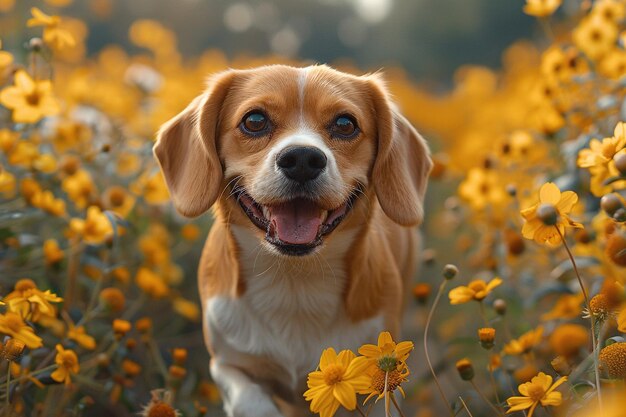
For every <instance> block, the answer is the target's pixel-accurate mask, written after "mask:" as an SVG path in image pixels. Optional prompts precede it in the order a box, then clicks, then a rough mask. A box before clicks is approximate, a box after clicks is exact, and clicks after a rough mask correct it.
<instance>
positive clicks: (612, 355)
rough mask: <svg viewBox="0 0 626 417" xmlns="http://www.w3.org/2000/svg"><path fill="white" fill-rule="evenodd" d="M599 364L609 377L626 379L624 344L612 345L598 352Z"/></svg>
mask: <svg viewBox="0 0 626 417" xmlns="http://www.w3.org/2000/svg"><path fill="white" fill-rule="evenodd" d="M599 359H600V364H601V365H602V368H603V369H605V370H606V372H607V373H608V374H609V377H611V378H615V379H624V378H626V342H619V343H613V344H610V345H608V346H606V347H604V348H603V349H602V350H601V351H600V357H599Z"/></svg>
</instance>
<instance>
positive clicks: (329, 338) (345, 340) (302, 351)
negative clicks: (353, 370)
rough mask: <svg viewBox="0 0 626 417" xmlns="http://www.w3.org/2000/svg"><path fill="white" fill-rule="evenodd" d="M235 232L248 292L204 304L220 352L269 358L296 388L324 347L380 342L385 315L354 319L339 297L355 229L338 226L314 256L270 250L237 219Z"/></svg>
mask: <svg viewBox="0 0 626 417" xmlns="http://www.w3.org/2000/svg"><path fill="white" fill-rule="evenodd" d="M233 232H234V235H235V238H236V239H237V243H238V244H239V245H240V248H241V256H240V261H241V262H242V265H241V268H242V269H241V274H242V276H243V277H245V280H246V281H245V282H246V292H245V294H244V295H243V296H242V297H240V298H237V299H233V298H227V297H214V298H212V299H210V300H207V304H206V305H207V314H208V320H207V322H208V323H209V324H210V332H211V333H212V339H213V340H214V341H215V342H217V345H215V346H214V350H215V352H216V353H217V354H218V355H219V356H220V360H222V361H226V362H228V361H229V360H228V358H229V357H231V358H232V359H233V361H235V360H236V361H238V362H241V360H240V359H241V355H245V356H248V355H250V356H258V357H263V358H266V359H269V360H271V361H274V362H275V363H277V364H280V365H281V367H282V368H283V369H284V370H286V371H287V372H288V374H289V379H290V381H282V382H283V383H286V385H288V386H289V387H290V388H291V389H294V390H295V389H298V388H299V386H301V385H302V382H303V380H305V379H306V374H307V373H308V372H310V371H312V370H314V369H315V368H316V366H317V364H318V361H319V357H320V355H321V353H322V350H323V349H325V348H327V347H334V348H335V349H337V350H341V349H352V350H353V351H355V350H356V349H357V348H358V347H359V346H360V345H361V344H363V343H375V340H376V337H377V335H378V332H380V331H381V330H383V329H382V327H383V318H382V316H378V317H374V318H372V319H369V320H364V321H362V322H359V323H353V322H352V321H351V320H350V319H349V318H348V317H347V316H346V314H345V311H344V307H343V302H342V300H343V291H344V288H345V284H346V275H345V271H344V255H345V252H346V250H347V248H349V247H350V243H351V241H352V239H354V233H352V232H342V233H340V234H337V235H336V236H334V239H333V240H332V242H330V244H329V245H327V246H326V247H325V248H324V250H323V252H321V253H320V254H317V255H315V256H313V257H307V258H304V259H299V258H293V259H292V258H289V259H287V258H280V257H277V256H275V255H272V254H270V253H269V252H267V251H266V250H265V249H264V248H262V247H260V246H259V242H258V240H257V239H255V238H254V237H253V236H251V235H250V234H249V232H248V231H246V230H245V229H242V228H237V227H234V228H233ZM309 258H310V259H309ZM214 336H217V337H214Z"/></svg>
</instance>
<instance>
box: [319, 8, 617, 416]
mask: <svg viewBox="0 0 626 417" xmlns="http://www.w3.org/2000/svg"><path fill="white" fill-rule="evenodd" d="M561 6H562V1H561V0H526V4H525V5H524V7H523V11H524V12H525V13H526V14H529V15H531V16H535V17H536V18H537V22H538V25H539V27H540V28H541V29H542V30H543V31H544V33H545V36H546V39H548V41H549V43H548V44H547V45H545V44H544V47H543V48H542V49H541V50H538V49H537V48H536V47H535V46H533V45H531V44H530V43H528V42H520V43H517V44H514V45H513V46H511V47H510V48H509V49H508V50H507V51H506V52H505V54H504V57H503V68H502V70H501V71H499V72H496V71H494V70H490V69H487V68H482V67H472V66H467V67H463V68H461V69H459V71H458V73H457V76H456V78H455V81H456V86H455V88H454V89H453V91H452V92H451V93H449V94H447V95H430V94H428V93H425V92H416V91H415V90H411V89H408V90H407V91H403V92H399V91H398V92H397V93H396V94H397V96H398V97H399V98H400V100H406V101H407V102H411V103H412V106H411V108H409V116H410V117H411V119H412V120H413V121H414V122H415V123H416V124H417V126H418V127H421V128H422V130H423V131H425V132H426V136H427V137H430V138H438V139H440V140H441V142H442V144H443V148H442V150H441V152H439V153H435V155H434V159H435V168H434V170H433V173H432V176H431V179H432V180H440V181H442V180H446V179H447V180H449V181H450V182H451V181H454V180H457V181H460V183H459V185H458V189H457V196H451V197H448V198H447V199H445V201H443V202H440V201H438V202H437V203H436V204H442V205H443V206H444V210H438V209H435V210H431V213H433V212H434V214H431V216H430V218H428V219H427V222H426V227H425V229H426V233H427V236H428V238H427V239H426V241H427V242H429V240H431V241H432V243H431V245H432V249H429V250H427V251H426V253H425V261H426V262H425V268H426V269H425V271H426V273H425V274H424V275H425V276H424V277H423V278H421V280H422V281H423V282H420V283H419V284H417V285H416V286H415V288H414V291H413V294H414V295H415V298H416V301H417V303H418V304H417V305H418V306H419V307H418V308H419V311H420V312H421V313H423V315H422V314H420V317H421V320H419V321H418V323H417V326H418V330H419V327H421V326H423V328H424V333H423V334H424V355H425V359H426V363H427V365H428V366H429V368H430V371H431V377H432V382H433V384H434V386H433V388H436V389H437V391H438V394H439V396H440V397H441V402H439V401H436V398H435V399H434V400H433V399H431V398H430V397H427V396H425V395H424V394H423V392H424V390H426V391H428V390H429V389H425V388H424V386H423V385H419V386H418V387H415V388H414V387H410V386H409V388H408V389H409V392H411V391H414V392H417V395H416V397H417V398H419V399H420V400H421V401H420V402H419V404H416V408H417V410H418V411H417V415H418V416H431V415H445V414H446V412H447V413H448V414H449V415H450V416H454V415H456V414H457V413H459V412H461V413H463V412H465V413H466V414H467V415H474V416H476V415H488V416H494V415H504V414H509V413H512V414H519V415H522V413H524V415H526V416H527V417H532V416H533V415H537V414H540V413H542V411H540V410H541V408H545V409H546V411H545V412H547V413H550V412H551V410H550V409H551V408H556V412H557V414H558V415H576V416H578V415H581V416H592V417H613V416H619V415H623V413H624V412H623V410H624V407H625V406H626V403H625V402H624V398H626V396H625V394H626V385H625V384H624V381H625V380H626V340H625V336H624V335H625V331H626V293H625V290H624V285H625V284H626V89H625V88H624V83H625V81H626V49H625V48H626V30H625V29H626V27H625V19H626V1H624V0H595V1H591V0H589V1H583V2H575V1H572V2H569V3H568V5H567V6H568V7H561ZM393 88H394V85H393V84H392V89H393ZM450 182H445V183H443V184H439V183H437V182H435V183H434V184H431V190H433V189H435V190H436V191H440V190H441V189H444V190H445V189H447V187H448V184H449V183H450ZM437 194H439V193H436V192H435V193H433V192H431V194H430V195H431V196H433V197H432V198H433V199H437V198H439V197H438V196H437ZM442 240H443V242H444V243H441V241H442ZM450 240H455V241H456V247H457V249H458V252H457V253H455V252H454V251H450V250H449V249H447V250H446V251H445V253H443V254H442V255H438V251H437V249H438V245H450V243H449V241H450ZM530 241H532V242H533V243H529V242H530ZM440 257H441V259H439V258H440ZM439 261H445V262H453V263H454V264H457V265H458V266H459V268H458V269H457V267H455V266H451V265H448V266H446V267H445V268H444V274H443V280H442V282H441V283H440V285H439V291H438V292H437V294H436V296H435V297H434V298H433V299H434V301H433V303H432V304H431V305H430V307H429V308H428V309H427V310H425V309H424V307H426V306H427V305H428V300H429V299H430V297H431V291H430V287H431V286H432V284H433V282H432V281H431V280H430V279H429V276H428V275H429V271H430V269H431V268H432V265H435V266H436V265H437V264H438V262H439ZM459 270H461V271H464V272H465V271H467V273H469V274H471V275H473V276H474V277H475V278H473V279H471V280H470V281H469V283H468V284H466V285H458V286H456V287H455V288H453V289H451V290H449V291H448V292H447V295H448V298H449V304H450V306H449V307H447V308H446V314H447V318H446V319H442V320H438V319H437V314H435V313H436V309H437V307H438V301H439V299H440V297H441V296H442V295H444V294H446V289H445V287H446V286H447V285H448V282H449V281H450V280H452V279H453V278H455V277H456V276H457V275H459V272H458V271H459ZM465 304H470V305H468V306H467V307H466V306H464V305H465ZM476 305H477V306H478V310H477V311H476V314H472V313H471V312H470V313H469V314H468V311H467V309H471V308H476V307H472V306H476ZM474 317H475V319H474ZM431 325H432V326H431ZM430 327H435V328H436V330H437V333H436V334H435V340H434V341H433V340H429V339H428V335H429V333H428V330H429V328H430ZM415 333H417V334H419V333H418V332H415ZM461 339H462V341H461ZM435 346H436V347H437V348H436V351H437V352H436V353H435V352H429V350H433V347H435ZM433 353H435V357H437V356H438V357H439V361H441V362H443V363H445V362H450V361H449V359H453V358H455V359H456V360H457V361H456V366H455V368H456V371H457V372H458V376H457V381H458V385H453V386H450V383H449V381H450V378H451V377H452V376H451V375H448V371H447V369H446V367H445V366H441V365H438V366H435V365H434V363H432V362H431V355H433ZM441 362H440V363H441ZM452 363H454V361H452ZM475 364H479V367H476V366H475ZM459 377H460V378H459ZM443 378H446V379H447V381H448V384H443V383H440V379H443ZM463 381H465V382H463ZM467 382H469V383H470V384H471V390H470V392H466V391H465V389H464V388H463V384H467ZM435 386H436V387H435ZM516 386H517V389H515V387H516ZM357 392H358V391H357ZM420 393H421V394H420ZM442 406H443V407H442ZM312 409H313V408H312ZM462 410H464V411H462Z"/></svg>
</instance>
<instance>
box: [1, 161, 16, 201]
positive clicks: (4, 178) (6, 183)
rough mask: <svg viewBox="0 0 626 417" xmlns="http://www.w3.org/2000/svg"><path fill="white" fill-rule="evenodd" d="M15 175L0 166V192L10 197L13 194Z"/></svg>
mask: <svg viewBox="0 0 626 417" xmlns="http://www.w3.org/2000/svg"><path fill="white" fill-rule="evenodd" d="M15 183H16V181H15V176H14V175H13V174H11V173H10V172H9V171H7V170H5V169H3V168H2V167H1V166H0V194H2V195H4V196H5V197H12V196H13V195H14V194H15Z"/></svg>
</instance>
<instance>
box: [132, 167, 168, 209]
mask: <svg viewBox="0 0 626 417" xmlns="http://www.w3.org/2000/svg"><path fill="white" fill-rule="evenodd" d="M130 190H131V191H132V192H133V193H134V194H136V195H141V196H143V198H144V199H145V200H146V201H147V202H148V204H155V205H158V204H165V203H167V202H169V201H170V194H169V191H168V190H167V185H166V184H165V179H164V178H163V174H161V173H160V172H157V173H155V174H153V175H150V174H142V175H141V176H140V177H139V178H138V179H137V180H136V181H135V182H133V183H132V184H131V185H130Z"/></svg>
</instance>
